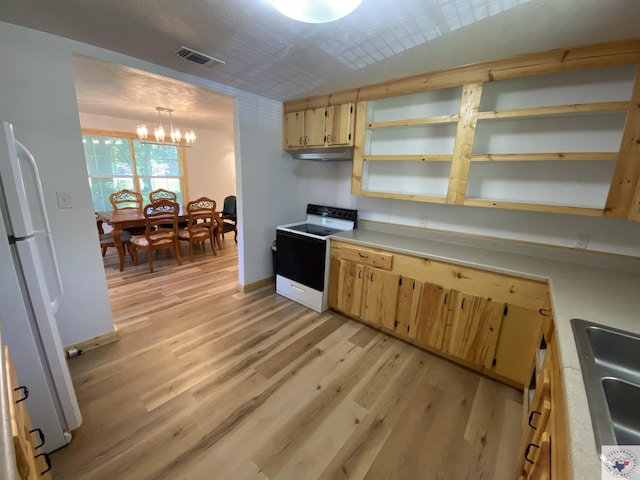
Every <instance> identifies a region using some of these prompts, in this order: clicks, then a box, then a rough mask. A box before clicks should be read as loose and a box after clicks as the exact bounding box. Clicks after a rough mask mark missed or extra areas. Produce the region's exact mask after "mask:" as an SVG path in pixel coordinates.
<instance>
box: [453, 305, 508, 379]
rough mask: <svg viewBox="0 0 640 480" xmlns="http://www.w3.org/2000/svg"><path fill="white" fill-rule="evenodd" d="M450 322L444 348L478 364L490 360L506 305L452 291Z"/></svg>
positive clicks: (490, 362) (454, 354) (489, 362)
mask: <svg viewBox="0 0 640 480" xmlns="http://www.w3.org/2000/svg"><path fill="white" fill-rule="evenodd" d="M452 296H453V304H452V307H453V309H452V317H453V318H452V322H451V327H450V330H451V332H450V334H449V335H447V337H448V339H447V340H448V341H447V342H446V343H445V348H444V350H445V351H446V352H447V353H449V354H451V355H453V356H456V357H459V358H461V359H463V360H466V361H468V362H471V363H473V364H475V365H478V366H483V367H486V368H490V367H491V365H492V363H493V358H494V354H495V351H496V345H497V343H498V337H499V336H500V326H501V325H502V316H503V314H504V310H505V304H504V303H500V302H496V301H494V300H492V299H490V298H486V297H479V296H476V295H469V294H464V293H460V292H453V295H452Z"/></svg>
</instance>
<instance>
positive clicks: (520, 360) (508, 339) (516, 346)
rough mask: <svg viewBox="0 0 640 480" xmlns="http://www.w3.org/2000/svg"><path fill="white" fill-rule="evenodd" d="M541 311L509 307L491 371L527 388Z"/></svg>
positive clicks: (539, 329) (508, 305)
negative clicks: (525, 385)
mask: <svg viewBox="0 0 640 480" xmlns="http://www.w3.org/2000/svg"><path fill="white" fill-rule="evenodd" d="M541 329H542V316H541V315H540V312H538V311H535V310H530V309H527V308H524V307H518V306H515V305H511V304H507V308H506V311H505V315H504V318H503V320H502V328H501V330H500V339H499V341H498V346H497V348H496V354H495V362H494V365H493V366H492V367H491V371H492V372H494V373H496V374H498V375H501V376H503V377H505V378H508V379H509V380H512V381H513V382H515V383H516V384H517V385H519V386H522V387H524V384H525V382H526V381H527V380H528V378H527V377H529V375H530V373H531V367H532V364H533V361H534V357H535V351H536V348H537V346H538V342H539V340H540V333H541Z"/></svg>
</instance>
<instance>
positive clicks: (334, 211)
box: [307, 203, 358, 223]
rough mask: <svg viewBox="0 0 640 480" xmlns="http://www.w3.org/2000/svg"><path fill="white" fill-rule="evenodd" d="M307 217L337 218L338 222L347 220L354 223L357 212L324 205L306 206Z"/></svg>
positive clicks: (356, 218) (310, 204)
mask: <svg viewBox="0 0 640 480" xmlns="http://www.w3.org/2000/svg"><path fill="white" fill-rule="evenodd" d="M307 215H317V216H320V217H329V218H338V219H340V220H348V221H350V222H354V223H356V222H357V220H358V211H357V210H351V209H348V208H338V207H328V206H326V205H314V204H312V203H309V204H308V205H307Z"/></svg>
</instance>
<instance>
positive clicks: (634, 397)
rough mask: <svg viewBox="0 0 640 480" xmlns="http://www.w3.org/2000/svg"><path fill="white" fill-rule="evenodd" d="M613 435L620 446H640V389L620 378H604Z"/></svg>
mask: <svg viewBox="0 0 640 480" xmlns="http://www.w3.org/2000/svg"><path fill="white" fill-rule="evenodd" d="M602 388H603V389H604V396H605V398H606V399H607V405H608V407H609V415H610V416H611V423H612V425H613V433H614V435H615V437H616V440H617V444H618V445H640V414H638V406H639V405H640V387H638V386H637V385H633V384H631V383H627V382H624V381H622V380H620V379H618V378H610V377H607V378H603V379H602Z"/></svg>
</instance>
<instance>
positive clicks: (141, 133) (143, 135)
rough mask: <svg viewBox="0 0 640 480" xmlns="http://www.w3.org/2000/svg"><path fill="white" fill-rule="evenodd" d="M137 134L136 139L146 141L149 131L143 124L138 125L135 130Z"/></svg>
mask: <svg viewBox="0 0 640 480" xmlns="http://www.w3.org/2000/svg"><path fill="white" fill-rule="evenodd" d="M136 132H137V133H138V138H139V139H140V140H146V139H147V137H148V136H149V131H148V130H147V126H146V125H145V124H144V123H141V124H140V125H138V129H137V130H136Z"/></svg>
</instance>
